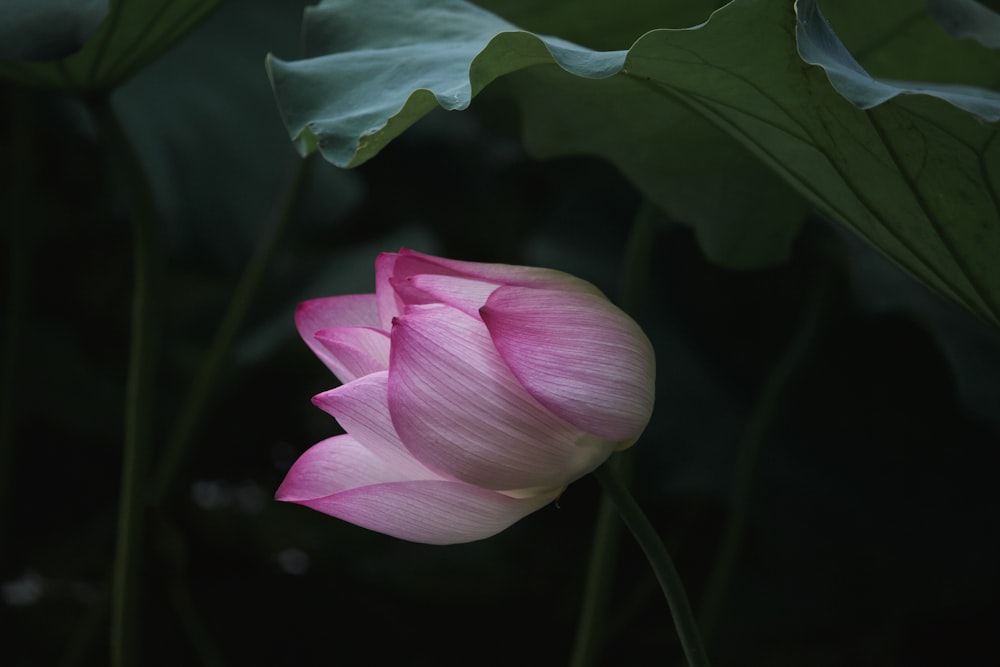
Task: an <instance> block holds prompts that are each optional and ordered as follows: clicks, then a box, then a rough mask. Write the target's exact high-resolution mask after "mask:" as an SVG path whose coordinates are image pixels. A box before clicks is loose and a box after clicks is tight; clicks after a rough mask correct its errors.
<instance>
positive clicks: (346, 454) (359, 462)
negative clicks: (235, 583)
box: [275, 435, 562, 544]
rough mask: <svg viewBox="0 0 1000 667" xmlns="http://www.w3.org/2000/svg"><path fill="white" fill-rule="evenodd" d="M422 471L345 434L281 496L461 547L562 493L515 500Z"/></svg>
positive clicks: (288, 482) (390, 531)
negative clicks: (389, 461) (389, 458)
mask: <svg viewBox="0 0 1000 667" xmlns="http://www.w3.org/2000/svg"><path fill="white" fill-rule="evenodd" d="M415 470H416V474H413V473H414V469H407V468H406V467H405V466H399V465H393V464H387V461H386V458H385V457H384V456H382V452H378V451H373V450H372V449H371V448H369V447H368V446H366V445H363V444H362V443H361V442H359V441H358V440H357V439H355V438H354V437H353V436H351V435H341V436H337V437H334V438H329V439H327V440H324V441H322V442H320V443H319V444H316V445H314V446H313V447H311V448H310V449H309V450H308V451H306V452H305V453H304V454H303V455H302V456H301V457H300V458H299V459H298V461H296V462H295V465H293V466H292V469H291V470H289V472H288V475H287V476H286V477H285V481H284V482H282V484H281V487H280V488H279V489H278V492H277V493H276V494H275V497H276V498H277V499H278V500H281V501H285V502H293V503H298V504H300V505H305V506H306V507H311V508H313V509H315V510H318V511H320V512H324V513H326V514H329V515H331V516H335V517H338V518H341V519H344V520H345V521H350V522H351V523H354V524H357V525H359V526H363V527H365V528H369V529H371V530H376V531H378V532H381V533H385V534H387V535H392V536H394V537H398V538H401V539H404V540H411V541H414V542H424V543H427V544H454V543H458V542H470V541H472V540H478V539H482V538H484V537H489V536H491V535H494V534H496V533H498V532H500V531H501V530H503V529H504V528H506V527H508V526H509V525H511V524H512V523H514V522H515V521H517V520H518V519H520V518H522V517H524V516H525V515H527V514H530V513H531V512H534V511H535V510H537V509H539V508H541V507H543V506H544V505H546V504H548V503H549V502H551V501H552V500H554V499H555V498H556V497H557V496H558V495H559V493H560V492H561V490H562V489H555V490H551V491H550V492H548V493H545V494H539V495H536V496H531V497H528V498H512V497H509V496H506V495H503V494H501V493H496V492H494V491H488V490H486V489H479V488H476V487H474V486H471V485H469V484H464V483H462V482H455V481H449V480H442V479H439V478H436V477H435V476H434V475H433V473H430V472H429V471H427V470H426V468H423V467H422V466H419V465H418V466H417V467H416V468H415ZM421 471H423V472H421Z"/></svg>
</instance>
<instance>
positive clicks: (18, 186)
mask: <svg viewBox="0 0 1000 667" xmlns="http://www.w3.org/2000/svg"><path fill="white" fill-rule="evenodd" d="M33 101H34V100H33V99H32V97H31V96H30V93H28V92H26V91H23V90H19V89H15V88H11V89H10V91H9V98H8V103H9V104H8V106H9V111H10V121H9V122H10V136H9V138H8V140H9V141H10V160H9V169H10V172H9V180H8V182H7V186H8V188H7V195H6V197H5V199H6V200H7V206H6V213H7V214H6V215H5V216H4V217H5V218H6V219H7V225H8V234H9V236H8V239H7V243H8V259H7V314H6V317H5V318H4V334H3V352H2V355H3V356H2V357H0V368H2V369H3V370H2V374H3V384H2V386H0V545H5V544H9V542H8V541H7V540H5V539H4V534H5V533H6V528H7V511H8V510H7V507H8V499H9V498H10V480H11V474H10V470H11V466H12V465H13V461H14V441H15V438H16V430H15V428H14V423H15V414H16V407H17V405H16V396H17V393H16V392H15V391H14V385H15V383H16V382H17V373H18V366H19V365H20V360H21V356H22V351H21V349H20V348H21V326H22V324H23V321H24V304H25V299H26V295H27V291H28V254H29V245H28V230H27V219H28V207H29V199H30V195H29V192H30V187H31V184H32V180H33V175H34V169H35V160H34V151H32V146H31V142H32V139H33V137H34V125H35V123H34V120H35V119H34V112H35V109H34V104H33ZM6 557H7V553H6V550H2V548H0V566H2V565H3V563H4V561H5V560H6Z"/></svg>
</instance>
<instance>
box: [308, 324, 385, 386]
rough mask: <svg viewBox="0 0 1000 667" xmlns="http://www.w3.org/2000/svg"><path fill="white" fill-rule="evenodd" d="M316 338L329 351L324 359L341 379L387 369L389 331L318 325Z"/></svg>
mask: <svg viewBox="0 0 1000 667" xmlns="http://www.w3.org/2000/svg"><path fill="white" fill-rule="evenodd" d="M315 338H316V340H317V341H318V342H319V343H320V345H322V346H323V348H324V349H325V351H326V352H327V353H328V355H327V356H326V357H325V358H324V359H323V362H324V363H325V364H326V365H327V367H328V368H329V369H330V370H331V371H333V373H334V375H336V376H337V377H338V378H339V379H340V381H341V382H343V383H348V382H350V381H352V380H354V379H355V378H359V377H362V376H364V375H368V374H369V373H375V372H378V371H385V370H388V369H389V334H387V333H386V332H384V331H382V330H381V329H372V328H371V327H337V328H335V329H320V330H319V331H317V332H316V335H315Z"/></svg>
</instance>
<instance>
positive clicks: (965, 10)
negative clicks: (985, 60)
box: [927, 0, 1000, 49]
mask: <svg viewBox="0 0 1000 667" xmlns="http://www.w3.org/2000/svg"><path fill="white" fill-rule="evenodd" d="M927 8H928V9H929V10H930V12H931V16H933V17H934V20H936V21H937V22H938V23H940V24H941V25H942V26H944V28H945V30H947V31H948V32H949V33H951V34H952V35H953V36H955V37H956V38H958V39H974V40H976V41H977V42H979V43H980V44H982V45H983V46H985V47H986V48H989V49H1000V14H997V13H996V12H995V11H993V10H992V9H990V8H989V7H984V6H983V5H981V4H979V3H978V2H976V0H927Z"/></svg>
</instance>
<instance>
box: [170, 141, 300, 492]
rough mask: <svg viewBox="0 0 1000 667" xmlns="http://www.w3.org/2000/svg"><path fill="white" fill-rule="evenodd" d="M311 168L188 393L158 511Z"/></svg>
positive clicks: (295, 184)
mask: <svg viewBox="0 0 1000 667" xmlns="http://www.w3.org/2000/svg"><path fill="white" fill-rule="evenodd" d="M311 162H312V161H311V160H309V159H302V160H299V162H298V164H297V165H296V167H295V171H294V173H293V175H292V178H291V180H290V182H289V184H288V186H287V188H286V189H285V191H284V194H283V196H282V199H281V203H280V205H279V206H278V209H277V211H276V215H275V217H274V221H273V222H272V224H271V227H270V229H269V230H268V232H267V234H265V235H264V236H262V237H261V238H260V240H259V241H258V243H257V247H256V248H255V250H254V254H253V257H252V258H251V259H250V263H249V264H248V265H247V267H246V270H245V271H244V272H243V276H242V278H240V282H239V284H238V285H237V286H236V291H235V293H234V294H233V299H232V301H230V303H229V308H228V310H227V311H226V313H225V315H224V316H223V318H222V323H221V324H220V325H219V328H218V330H217V331H216V333H215V338H214V339H213V340H212V345H211V347H210V348H209V351H208V354H207V356H206V357H205V360H204V361H203V362H202V365H201V367H200V368H199V369H198V374H197V375H196V377H195V379H194V383H193V384H192V385H191V390H190V391H189V392H188V394H187V398H186V400H185V402H184V404H183V406H182V407H181V410H180V414H179V415H178V417H177V419H176V421H175V422H174V427H173V430H172V431H171V432H170V435H169V437H168V439H167V444H166V447H165V449H164V452H163V455H162V456H161V457H160V459H159V461H158V462H157V465H156V469H155V473H154V478H153V487H152V502H153V503H154V504H156V505H159V504H161V503H163V502H164V500H165V499H166V497H167V495H168V494H169V493H170V489H171V487H172V486H173V482H174V479H175V478H176V477H177V473H178V471H179V470H180V468H181V466H182V465H183V463H184V460H185V459H186V458H187V456H188V452H189V451H190V450H191V445H192V444H193V440H194V434H195V432H196V431H197V429H198V427H199V425H200V424H201V421H202V419H203V418H204V416H205V411H206V410H207V409H208V405H209V401H210V399H211V398H212V394H213V393H214V392H215V389H216V386H217V385H218V382H219V378H220V376H221V375H222V370H223V369H224V367H225V365H226V362H227V361H228V359H229V353H230V351H231V348H232V346H233V341H234V340H235V339H236V335H237V334H238V333H239V331H240V329H241V328H242V326H243V323H244V321H245V320H246V316H247V313H248V312H249V310H250V306H251V304H252V303H253V300H254V297H255V296H256V294H257V289H258V288H259V287H260V283H261V280H262V279H263V277H264V274H265V272H266V271H267V268H268V266H269V265H270V263H271V259H272V257H273V256H274V252H275V249H276V248H277V246H278V243H279V242H280V241H281V240H282V239H283V237H284V234H285V231H286V229H287V228H288V225H289V223H290V222H291V220H292V218H293V217H294V214H295V210H296V207H297V205H298V202H299V197H300V195H301V193H302V190H303V186H304V184H305V182H306V177H307V175H308V173H309V165H310V164H311Z"/></svg>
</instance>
